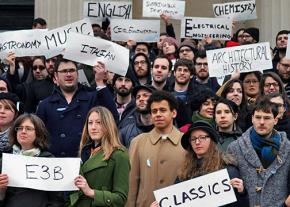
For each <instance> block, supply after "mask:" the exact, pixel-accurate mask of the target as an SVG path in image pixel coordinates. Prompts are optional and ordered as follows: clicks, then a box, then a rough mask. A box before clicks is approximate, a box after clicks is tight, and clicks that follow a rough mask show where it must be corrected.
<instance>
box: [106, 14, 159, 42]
mask: <svg viewBox="0 0 290 207" xmlns="http://www.w3.org/2000/svg"><path fill="white" fill-rule="evenodd" d="M159 36H160V20H131V19H126V20H121V19H112V20H111V38H112V40H113V41H125V42H127V41H128V40H134V41H136V42H157V41H158V40H159Z"/></svg>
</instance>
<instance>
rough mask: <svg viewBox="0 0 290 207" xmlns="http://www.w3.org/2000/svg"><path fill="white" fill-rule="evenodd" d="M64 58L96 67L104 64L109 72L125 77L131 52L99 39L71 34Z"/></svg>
mask: <svg viewBox="0 0 290 207" xmlns="http://www.w3.org/2000/svg"><path fill="white" fill-rule="evenodd" d="M76 40H77V41H76ZM63 54H64V58H66V59H69V60H73V61H77V62H80V63H83V64H86V65H90V66H94V65H96V64H97V61H100V62H103V63H104V64H105V66H106V68H107V69H108V70H110V71H111V72H114V73H117V74H119V75H122V76H125V75H126V72H127V69H128V67H129V50H128V49H127V48H125V47H122V46H120V45H118V44H115V43H113V42H110V41H107V40H103V39H100V38H97V37H91V36H88V35H82V34H78V33H71V35H70V36H69V38H68V42H67V44H66V49H65V51H64V53H63Z"/></svg>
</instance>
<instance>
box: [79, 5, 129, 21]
mask: <svg viewBox="0 0 290 207" xmlns="http://www.w3.org/2000/svg"><path fill="white" fill-rule="evenodd" d="M83 12H84V13H83V14H84V17H88V18H90V20H91V21H92V22H95V21H96V22H98V21H102V20H105V19H106V18H109V19H112V18H116V19H132V2H129V1H85V2H84V10H83Z"/></svg>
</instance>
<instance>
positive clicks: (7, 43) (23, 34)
mask: <svg viewBox="0 0 290 207" xmlns="http://www.w3.org/2000/svg"><path fill="white" fill-rule="evenodd" d="M45 31H46V30H32V29H30V30H19V31H11V32H2V33H0V58H1V59H3V58H5V57H6V56H7V54H8V52H10V51H11V52H14V53H15V56H16V57H22V56H36V55H44V51H41V50H39V48H40V47H41V41H40V39H39V36H40V35H42V34H43V33H44V32H45Z"/></svg>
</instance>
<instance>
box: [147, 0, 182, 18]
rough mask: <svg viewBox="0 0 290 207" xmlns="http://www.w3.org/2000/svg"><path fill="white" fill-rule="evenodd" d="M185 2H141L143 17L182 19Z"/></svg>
mask: <svg viewBox="0 0 290 207" xmlns="http://www.w3.org/2000/svg"><path fill="white" fill-rule="evenodd" d="M184 9H185V1H176V0H143V17H157V18H160V15H161V14H165V15H167V16H170V18H171V19H182V18H183V17H184Z"/></svg>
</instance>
